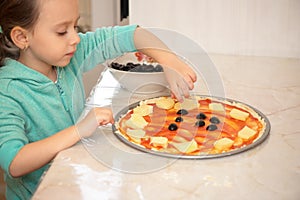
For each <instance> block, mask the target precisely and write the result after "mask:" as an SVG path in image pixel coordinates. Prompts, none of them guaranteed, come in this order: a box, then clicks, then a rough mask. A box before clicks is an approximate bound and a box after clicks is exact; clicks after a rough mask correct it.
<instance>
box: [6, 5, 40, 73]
mask: <svg viewBox="0 0 300 200" xmlns="http://www.w3.org/2000/svg"><path fill="white" fill-rule="evenodd" d="M38 17H39V6H38V0H1V1H0V27H1V29H0V30H1V32H0V67H1V66H3V65H4V59H5V58H13V59H18V58H19V55H20V49H19V48H17V47H16V46H15V45H14V43H13V41H12V39H11V36H10V34H11V30H12V29H13V28H14V27H16V26H20V27H22V28H24V29H28V30H30V29H33V27H34V25H35V23H36V21H37V20H38Z"/></svg>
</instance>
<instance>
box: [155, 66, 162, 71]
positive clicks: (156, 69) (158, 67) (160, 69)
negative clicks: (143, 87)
mask: <svg viewBox="0 0 300 200" xmlns="http://www.w3.org/2000/svg"><path fill="white" fill-rule="evenodd" d="M154 71H155V72H162V71H164V70H163V68H162V66H161V65H156V66H155V67H154Z"/></svg>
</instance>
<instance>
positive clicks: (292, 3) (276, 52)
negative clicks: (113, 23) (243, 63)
mask: <svg viewBox="0 0 300 200" xmlns="http://www.w3.org/2000/svg"><path fill="white" fill-rule="evenodd" d="M129 5H130V17H129V21H130V23H131V24H140V25H141V26H144V27H159V28H166V29H171V30H175V31H178V32H180V33H182V34H184V35H186V36H188V37H189V38H191V39H193V40H195V41H196V42H197V43H198V44H200V45H201V46H202V47H203V48H204V49H206V51H208V52H209V53H221V54H234V55H257V56H275V57H296V58H300V0H151V1H149V0H130V4H129Z"/></svg>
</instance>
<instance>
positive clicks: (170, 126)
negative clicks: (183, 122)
mask: <svg viewBox="0 0 300 200" xmlns="http://www.w3.org/2000/svg"><path fill="white" fill-rule="evenodd" d="M177 129H178V127H177V125H176V124H174V123H172V124H170V125H169V130H170V131H176V130H177Z"/></svg>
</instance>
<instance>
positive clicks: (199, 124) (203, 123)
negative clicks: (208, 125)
mask: <svg viewBox="0 0 300 200" xmlns="http://www.w3.org/2000/svg"><path fill="white" fill-rule="evenodd" d="M195 125H196V126H198V127H202V126H205V121H203V120H199V121H197V122H196V123H195Z"/></svg>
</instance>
